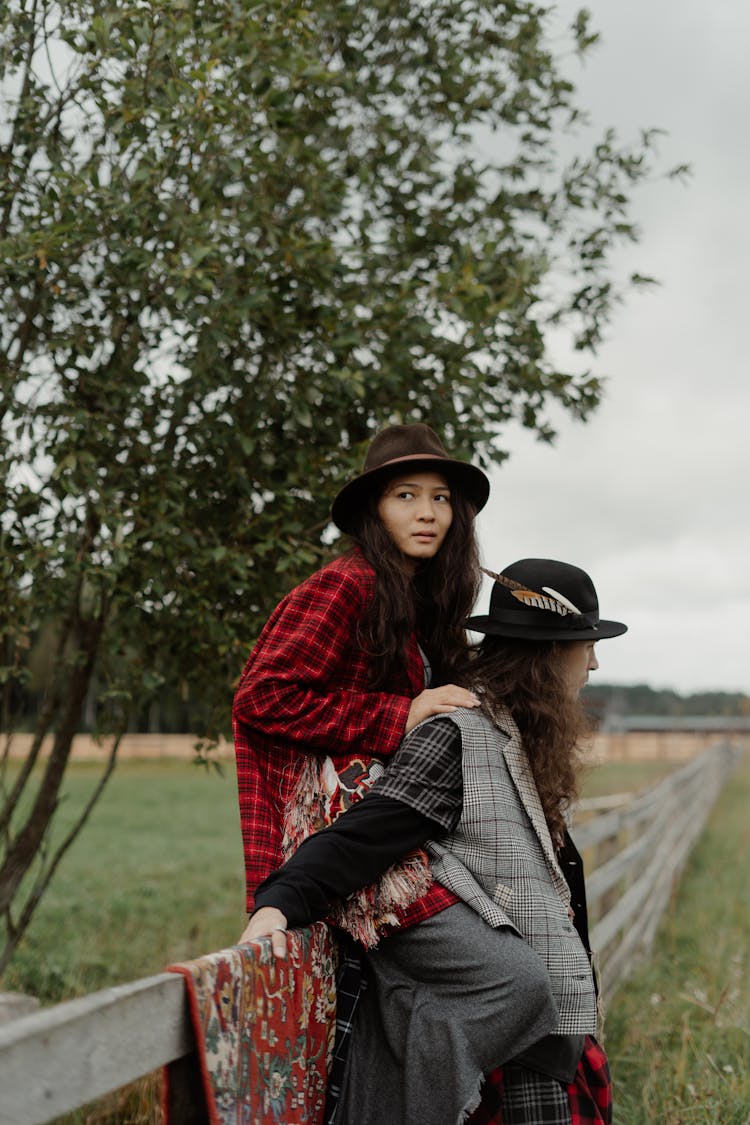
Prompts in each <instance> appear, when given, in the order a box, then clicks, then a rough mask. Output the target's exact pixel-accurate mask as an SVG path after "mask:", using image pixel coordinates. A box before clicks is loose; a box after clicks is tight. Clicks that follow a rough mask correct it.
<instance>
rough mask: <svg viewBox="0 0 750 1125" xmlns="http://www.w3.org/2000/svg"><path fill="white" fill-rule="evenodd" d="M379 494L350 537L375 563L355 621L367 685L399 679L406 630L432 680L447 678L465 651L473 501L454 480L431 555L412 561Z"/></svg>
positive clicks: (473, 593) (473, 566)
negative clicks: (370, 588)
mask: <svg viewBox="0 0 750 1125" xmlns="http://www.w3.org/2000/svg"><path fill="white" fill-rule="evenodd" d="M378 500H379V496H377V497H373V498H372V499H371V501H370V504H369V505H368V507H367V508H366V509H365V510H364V511H363V512H362V515H361V517H360V519H359V522H358V525H357V527H356V528H355V529H354V530H353V531H352V533H351V538H352V539H353V540H354V542H355V543H356V544H357V546H358V547H359V548H360V549H361V551H362V553H363V554H364V556H365V558H366V559H367V561H368V562H369V563H371V565H372V566H373V567H374V569H375V596H374V597H373V600H372V602H371V604H370V607H369V611H368V612H367V614H366V615H365V618H364V620H363V621H362V622H361V623H360V625H359V638H358V639H359V642H360V644H361V645H362V647H363V648H365V649H366V651H367V652H368V653H369V654H370V657H371V661H372V663H371V671H370V684H371V686H372V687H374V688H378V689H383V688H387V687H389V686H390V687H393V686H394V685H395V684H400V683H403V680H404V675H405V671H406V649H407V645H408V642H409V638H410V636H412V635H413V634H416V636H417V639H418V641H419V643H420V645H421V646H422V648H423V649H424V651H425V653H426V654H427V658H428V660H429V661H430V665H431V668H432V683H433V685H437V684H444V683H450V682H451V681H452V680H453V678H454V670H455V669H456V667H457V666H458V665H459V664H463V662H464V661H465V659H466V654H467V649H468V645H467V639H466V632H465V629H464V621H465V620H466V618H467V617H468V616H469V614H470V613H471V611H472V608H473V606H474V602H475V601H476V598H477V594H478V591H479V581H480V573H479V552H478V549H477V541H476V534H475V531H474V515H475V512H474V508H473V506H472V505H471V504H470V503H469V501H468V500H467V499H466V497H465V496H463V495H462V494H461V493H460V492H458V490H457V489H456V488H455V487H454V488H453V489H452V492H451V507H452V509H453V521H452V523H451V526H450V527H449V529H448V532H447V534H446V536H445V539H444V540H443V543H442V545H441V547H440V550H439V551H438V552H437V554H436V555H435V557H434V558H432V559H427V560H425V561H424V562H423V563H420V564H418V567H417V570H416V573H415V572H414V571H413V564H412V562H411V560H409V559H407V558H406V557H405V556H404V555H403V554H402V553H401V551H399V549H398V547H397V546H396V544H395V543H394V542H393V539H392V538H391V536H390V535H389V534H388V532H387V531H386V529H385V527H384V526H383V522H382V520H381V519H380V517H379V516H378V514H377V503H378Z"/></svg>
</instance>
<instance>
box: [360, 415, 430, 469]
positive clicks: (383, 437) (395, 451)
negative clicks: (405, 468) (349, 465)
mask: <svg viewBox="0 0 750 1125" xmlns="http://www.w3.org/2000/svg"><path fill="white" fill-rule="evenodd" d="M406 457H440V458H445V460H446V461H447V460H448V459H449V458H448V453H447V451H446V449H445V446H444V445H443V443H442V442H441V440H440V438H439V437H438V436H437V434H436V433H435V431H434V430H431V429H430V427H429V426H426V425H425V423H424V422H412V423H410V424H409V425H394V426H388V427H387V428H386V429H385V430H381V432H380V433H379V434H376V435H375V437H374V438H373V439H372V442H371V444H370V447H369V449H368V450H367V456H366V457H365V463H364V467H363V470H362V471H363V472H365V473H369V472H371V471H372V470H373V469H379V468H381V467H382V466H383V465H388V464H390V462H391V461H400V460H401V459H402V458H406Z"/></svg>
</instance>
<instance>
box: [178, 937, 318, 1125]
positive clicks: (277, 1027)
mask: <svg viewBox="0 0 750 1125" xmlns="http://www.w3.org/2000/svg"><path fill="white" fill-rule="evenodd" d="M287 942H288V949H289V953H288V958H287V960H286V961H280V960H277V959H276V958H275V957H274V956H273V954H272V952H271V947H270V942H269V941H262V942H254V943H252V944H250V945H238V946H234V947H232V948H231V949H224V950H221V951H220V952H219V953H211V954H208V955H207V956H205V957H201V958H198V959H197V960H195V961H185V962H182V963H179V964H175V965H170V966H169V971H170V972H175V973H181V974H182V976H183V977H184V979H185V983H186V988H187V992H188V999H189V1004H190V1012H191V1017H192V1021H193V1029H194V1031H195V1039H196V1044H197V1047H198V1056H199V1061H200V1067H201V1077H202V1086H203V1092H204V1094H205V1099H206V1113H207V1117H208V1120H209V1121H210V1123H211V1125H319V1123H320V1122H322V1120H323V1109H324V1105H325V1095H326V1082H327V1076H328V1068H329V1064H330V1057H331V1052H332V1048H333V1036H334V1031H335V1020H336V958H337V952H336V945H335V942H334V941H333V939H332V938H331V936H330V932H329V930H328V927H327V926H325V925H323V924H322V923H317V924H316V925H314V926H312V927H310V928H309V929H304V930H292V931H290V933H289V936H288V939H287ZM177 1073H178V1072H177V1069H176V1068H175V1067H174V1066H170V1067H167V1075H166V1083H165V1085H166V1090H167V1092H166V1097H165V1113H166V1118H167V1122H168V1125H181V1122H180V1121H178V1120H177V1116H176V1111H175V1109H174V1101H173V1093H174V1086H175V1084H176V1080H177Z"/></svg>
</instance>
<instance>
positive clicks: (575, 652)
mask: <svg viewBox="0 0 750 1125" xmlns="http://www.w3.org/2000/svg"><path fill="white" fill-rule="evenodd" d="M560 664H561V668H562V673H563V679H564V680H565V684H566V686H567V688H568V691H569V693H570V695H571V696H572V697H573V698H575V697H576V696H577V695H578V693H579V692H580V691H581V689H582V688H583V687H585V686H586V684H587V683H588V679H589V672H594V671H596V669H597V668H598V667H599V661H598V660H597V659H596V653H595V652H594V642H593V641H565V642H564V643H563V645H562V646H561V650H560Z"/></svg>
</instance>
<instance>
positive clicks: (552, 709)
mask: <svg viewBox="0 0 750 1125" xmlns="http://www.w3.org/2000/svg"><path fill="white" fill-rule="evenodd" d="M569 643H570V642H569ZM564 647H565V642H564V641H563V642H558V641H527V640H515V639H513V640H509V639H508V638H505V637H493V636H486V637H485V638H484V639H483V640H482V642H481V643H480V644H479V645H478V646H476V648H475V649H473V650H472V652H471V653H470V656H469V661H468V662H467V664H466V665H465V666H464V668H463V670H461V672H460V673H459V675H460V676H461V680H462V682H466V683H470V684H471V687H472V688H473V689H474V690H477V691H479V692H481V694H482V697H483V702H484V704H485V706H486V707H487V709H488V710H489V711H490V713H491V714H492V713H495V712H496V711H497V709H498V707H500V706H505V707H507V709H508V710H509V711H510V713H511V715H512V716H513V718H514V719H515V721H516V724H517V725H518V729H519V731H520V733H521V738H522V739H523V748H524V750H525V752H526V756H527V758H528V760H529V765H530V767H531V772H532V774H533V775H534V781H535V782H536V787H537V790H538V791H539V798H540V800H541V803H542V808H543V810H544V815H545V817H546V819H547V824H548V826H549V830H550V835H551V836H552V840H553V842H554V843H555V845H556V846H557V847H559V846H560V845H561V844H562V841H563V837H564V832H565V812H566V810H567V809H568V808H569V807H570V805H571V804H572V803H573V801H575V799H576V797H577V796H578V777H579V774H580V772H581V766H582V754H581V742H582V740H583V739H584V738H585V736H586V735H588V734H589V733H590V730H591V721H590V719H589V717H588V715H587V714H586V711H585V710H584V707H583V704H582V703H581V701H580V699H579V698H578V696H577V695H575V696H573V695H571V693H570V689H569V687H568V686H567V684H566V680H565V677H564V674H563V668H562V661H561V659H560V657H561V653H562V650H563V648H564Z"/></svg>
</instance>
